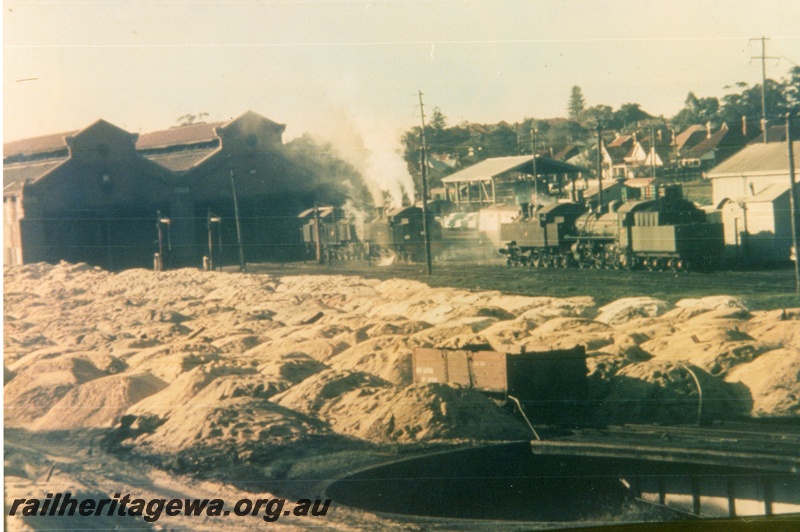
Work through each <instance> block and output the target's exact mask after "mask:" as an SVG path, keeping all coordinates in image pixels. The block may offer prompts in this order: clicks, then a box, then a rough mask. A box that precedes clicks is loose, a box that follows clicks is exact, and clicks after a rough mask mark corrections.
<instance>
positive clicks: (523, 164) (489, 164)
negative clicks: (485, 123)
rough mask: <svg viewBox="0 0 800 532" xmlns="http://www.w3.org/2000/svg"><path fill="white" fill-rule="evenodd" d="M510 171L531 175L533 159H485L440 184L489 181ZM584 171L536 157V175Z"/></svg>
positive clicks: (527, 156) (546, 158)
mask: <svg viewBox="0 0 800 532" xmlns="http://www.w3.org/2000/svg"><path fill="white" fill-rule="evenodd" d="M512 171H516V172H524V173H526V174H530V175H533V157H532V156H531V155H518V156H512V157H495V158H492V159H486V160H484V161H481V162H479V163H477V164H474V165H472V166H470V167H469V168H464V169H463V170H461V171H459V172H456V173H454V174H451V175H449V176H447V177H445V178H444V179H442V183H464V182H476V181H491V180H492V179H494V178H496V177H499V176H501V175H503V174H505V173H508V172H512ZM586 171H587V170H586V169H585V168H581V167H580V166H575V165H574V164H569V163H565V162H562V161H556V160H555V159H551V158H549V157H536V173H537V174H538V175H547V174H577V173H580V172H586Z"/></svg>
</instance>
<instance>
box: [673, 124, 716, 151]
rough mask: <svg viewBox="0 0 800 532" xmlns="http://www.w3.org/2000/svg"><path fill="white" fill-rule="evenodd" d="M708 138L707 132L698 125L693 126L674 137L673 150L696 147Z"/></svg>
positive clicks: (703, 127)
mask: <svg viewBox="0 0 800 532" xmlns="http://www.w3.org/2000/svg"><path fill="white" fill-rule="evenodd" d="M707 137H708V130H707V129H706V127H705V126H701V125H700V124H693V125H691V126H689V127H687V128H686V129H684V130H683V131H681V132H680V133H678V135H676V136H675V149H677V150H678V151H682V150H688V149H691V148H693V147H694V146H697V145H698V144H700V143H701V142H703V140H705V139H706V138H707Z"/></svg>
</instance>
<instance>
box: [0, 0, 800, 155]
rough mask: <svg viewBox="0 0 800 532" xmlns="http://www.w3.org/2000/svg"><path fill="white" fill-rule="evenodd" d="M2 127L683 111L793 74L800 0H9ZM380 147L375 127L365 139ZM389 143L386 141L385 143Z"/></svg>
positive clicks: (344, 133)
mask: <svg viewBox="0 0 800 532" xmlns="http://www.w3.org/2000/svg"><path fill="white" fill-rule="evenodd" d="M3 10H4V11H3V28H4V38H3V40H4V66H3V74H4V80H3V96H4V102H3V110H4V123H3V131H4V140H6V141H8V140H16V139H19V138H25V137H31V136H36V135H43V134H48V133H56V132H62V131H69V130H73V129H81V128H83V127H86V126H88V125H89V124H91V123H92V122H94V121H95V120H96V119H98V118H104V119H106V120H108V121H109V122H112V123H114V124H116V125H118V126H120V127H122V128H124V129H127V130H129V131H133V132H143V133H144V132H148V131H153V130H158V129H165V128H168V127H170V126H173V125H175V124H176V120H177V118H178V117H179V116H181V115H184V114H187V113H195V114H197V113H200V112H206V113H208V114H209V116H208V118H207V119H206V120H208V121H218V120H227V119H230V118H233V117H235V116H238V115H240V114H241V113H243V112H244V111H246V110H248V109H251V110H253V111H256V112H257V113H260V114H262V115H265V116H267V117H269V118H271V119H273V120H275V121H277V122H281V123H285V124H287V132H286V135H285V139H286V140H289V139H291V138H293V137H295V136H298V135H300V134H302V133H303V132H305V131H309V132H312V133H316V134H321V135H329V136H337V137H340V138H346V137H348V135H349V136H352V137H354V138H358V137H369V136H374V137H375V138H378V137H383V138H387V139H390V138H391V139H394V138H396V134H397V133H399V132H400V131H402V130H403V129H406V128H408V127H410V126H412V125H417V124H418V123H419V112H418V108H417V98H416V91H417V90H420V89H421V90H422V91H423V93H424V99H425V105H426V109H428V110H430V109H432V108H433V107H437V106H438V107H440V108H441V109H442V111H443V112H444V114H445V115H446V116H447V117H448V119H449V122H450V123H451V124H456V123H458V122H461V121H462V120H469V121H478V122H496V121H499V120H507V121H510V122H513V121H518V120H522V119H523V118H525V117H538V118H545V117H552V116H565V115H566V106H567V100H568V97H569V93H570V88H571V87H572V86H573V85H579V86H580V87H581V88H582V89H583V93H584V95H585V97H586V102H587V104H588V105H595V104H601V103H602V104H608V105H611V106H613V107H614V108H617V107H619V105H620V104H622V103H625V102H638V103H640V104H641V105H642V107H643V109H645V110H646V111H648V112H650V113H652V114H665V115H667V116H670V115H672V114H674V113H675V112H677V111H678V110H679V109H680V108H681V107H682V105H683V101H684V99H685V97H686V94H687V92H688V91H690V90H691V91H694V92H695V93H696V94H697V95H698V96H722V95H724V94H725V92H726V91H725V89H724V87H725V85H728V84H732V83H735V82H737V81H747V82H750V83H760V82H761V66H760V60H752V59H751V56H754V55H759V54H760V53H761V45H760V42H750V41H749V39H750V38H752V37H760V36H761V35H766V36H768V37H770V38H771V40H769V41H768V42H767V54H768V55H770V56H778V57H780V59H778V60H769V61H768V63H767V75H768V76H769V77H772V78H774V79H780V78H782V77H783V76H784V75H785V74H786V72H787V70H788V69H789V68H790V67H791V66H793V65H795V64H798V63H800V0H772V1H770V0H719V1H714V0H689V1H684V0H656V1H650V0H636V1H627V0H594V1H592V0H516V1H515V0H505V1H502V0H501V1H489V0H471V1H470V0H438V1H400V0H392V1H378V2H368V1H360V2H357V1H348V0H327V1H326V0H314V1H267V0H237V1H230V2H225V1H220V0H208V1H195V0H185V1H179V0H161V1H157V0H118V1H114V0H72V1H59V0H49V1H36V0H25V1H5V2H4V3H3ZM364 142H365V143H366V144H369V143H370V142H371V141H370V140H365V141H364ZM387 142H388V141H387Z"/></svg>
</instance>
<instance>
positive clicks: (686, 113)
mask: <svg viewBox="0 0 800 532" xmlns="http://www.w3.org/2000/svg"><path fill="white" fill-rule="evenodd" d="M707 122H711V123H714V124H716V123H718V122H719V99H717V98H715V97H711V96H710V97H706V98H698V97H697V96H695V94H694V93H693V92H690V93H689V94H688V95H687V96H686V100H684V108H683V109H681V110H680V111H678V113H677V114H676V115H675V116H674V117H672V124H673V126H675V128H676V129H677V130H678V131H683V130H684V129H686V128H687V127H689V126H691V125H692V124H705V123H707Z"/></svg>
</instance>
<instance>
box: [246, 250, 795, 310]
mask: <svg viewBox="0 0 800 532" xmlns="http://www.w3.org/2000/svg"><path fill="white" fill-rule="evenodd" d="M250 271H253V272H263V273H269V274H270V275H276V276H280V275H298V274H308V275H315V274H325V275H361V276H364V277H368V278H375V279H382V280H383V279H390V278H405V279H412V280H417V281H422V282H425V283H428V284H430V285H432V286H447V287H453V288H462V289H468V290H500V291H502V292H505V293H508V294H516V295H525V296H552V297H571V296H591V297H593V298H594V299H595V300H596V301H597V302H598V304H601V305H602V304H605V303H608V302H610V301H613V300H615V299H619V298H623V297H633V296H643V295H647V296H652V297H656V298H660V299H664V300H666V301H671V302H674V301H677V300H679V299H683V298H689V297H705V296H710V295H719V294H727V295H732V296H737V297H741V298H743V299H744V300H745V301H746V302H747V304H748V306H749V307H750V308H751V309H753V310H758V309H773V308H792V307H800V297H798V296H796V295H795V294H794V289H795V287H794V276H793V271H792V270H791V268H788V267H787V268H783V269H777V270H769V271H719V272H715V273H678V274H676V273H669V272H649V271H615V270H578V269H537V270H531V269H527V268H509V267H507V266H505V263H504V261H503V260H502V259H501V258H500V259H496V258H490V259H488V260H487V261H475V262H437V263H434V267H433V274H432V275H431V276H430V277H429V276H427V275H426V272H425V266H424V264H394V265H392V266H388V267H381V266H376V265H371V266H370V265H368V264H367V263H358V262H341V263H335V262H334V263H332V264H326V265H319V264H312V263H304V264H297V263H293V264H291V265H278V264H256V265H252V267H250Z"/></svg>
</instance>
